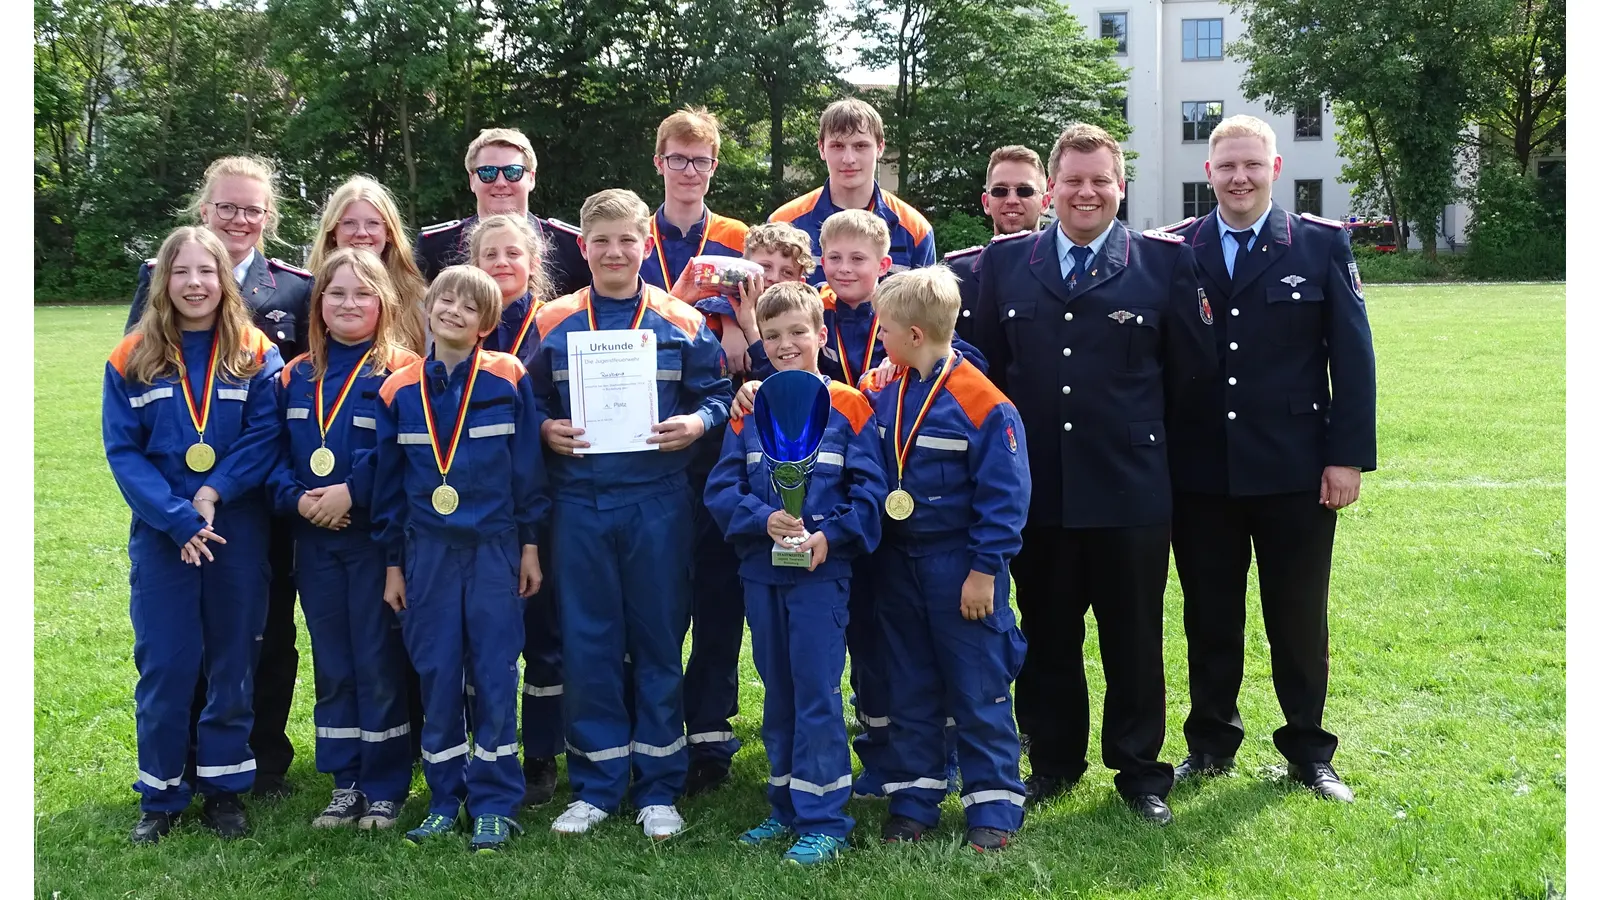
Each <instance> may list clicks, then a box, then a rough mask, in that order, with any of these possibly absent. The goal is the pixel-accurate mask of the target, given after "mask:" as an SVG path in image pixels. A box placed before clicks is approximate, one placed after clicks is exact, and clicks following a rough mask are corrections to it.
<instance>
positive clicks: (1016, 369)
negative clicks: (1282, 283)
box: [973, 222, 1217, 528]
mask: <svg viewBox="0 0 1600 900" xmlns="http://www.w3.org/2000/svg"><path fill="white" fill-rule="evenodd" d="M982 266H983V279H982V282H981V284H980V285H979V289H978V308H977V311H976V312H975V313H974V314H973V318H974V319H976V320H977V340H976V343H977V345H978V346H979V347H980V348H981V349H982V350H983V352H984V353H985V354H986V355H987V356H988V357H989V361H990V369H989V378H990V380H991V381H993V382H994V384H995V387H998V388H999V389H1000V390H1001V391H1002V392H1004V393H1005V395H1006V396H1007V397H1010V398H1011V401H1012V402H1013V403H1015V404H1016V406H1017V411H1018V412H1019V413H1021V415H1022V421H1023V424H1024V425H1026V426H1027V428H1028V471H1029V472H1030V473H1031V475H1032V477H1033V485H1034V492H1033V499H1032V503H1031V505H1030V507H1029V510H1028V522H1029V524H1030V525H1042V526H1054V527H1063V528H1113V527H1131V526H1139V525H1156V524H1160V523H1163V522H1167V521H1170V520H1171V517H1172V484H1171V478H1170V477H1169V474H1168V470H1167V441H1166V434H1167V427H1166V421H1167V415H1168V412H1169V404H1170V402H1172V401H1181V400H1182V399H1183V398H1184V397H1185V396H1186V394H1185V392H1186V391H1187V390H1189V388H1190V386H1191V385H1192V384H1193V383H1194V382H1195V380H1196V379H1199V378H1204V377H1207V376H1209V375H1211V374H1212V373H1213V372H1215V371H1216V367H1217V355H1216V345H1215V343H1214V341H1213V338H1212V336H1211V326H1210V325H1209V324H1208V322H1209V320H1210V318H1211V317H1210V314H1209V312H1207V311H1206V310H1207V309H1208V308H1209V307H1207V305H1206V302H1205V300H1204V298H1203V297H1202V296H1201V292H1200V282H1199V276H1198V275H1197V273H1196V271H1195V265H1194V251H1192V250H1191V249H1190V248H1189V245H1188V244H1187V243H1185V242H1184V241H1182V240H1181V239H1177V238H1176V237H1175V236H1173V235H1168V234H1163V233H1160V232H1144V233H1136V232H1130V231H1128V229H1127V228H1126V227H1124V226H1123V224H1122V223H1121V222H1113V223H1112V226H1111V233H1110V234H1109V235H1107V237H1106V241H1105V244H1104V245H1102V246H1101V248H1100V253H1099V254H1098V255H1097V256H1096V257H1095V258H1093V259H1092V260H1090V263H1089V273H1088V274H1087V275H1086V276H1084V277H1083V278H1082V279H1081V280H1080V281H1079V282H1078V284H1077V285H1076V286H1075V287H1074V288H1073V289H1072V290H1070V291H1069V290H1068V288H1067V283H1066V281H1064V280H1063V279H1062V277H1061V268H1060V263H1059V261H1058V256H1057V248H1056V232H1055V230H1050V231H1041V232H1037V233H1034V234H1019V235H1017V236H1016V237H1008V238H1002V239H1000V240H997V241H994V242H993V243H991V244H990V245H989V246H988V248H987V249H985V250H984V251H983V260H982Z"/></svg>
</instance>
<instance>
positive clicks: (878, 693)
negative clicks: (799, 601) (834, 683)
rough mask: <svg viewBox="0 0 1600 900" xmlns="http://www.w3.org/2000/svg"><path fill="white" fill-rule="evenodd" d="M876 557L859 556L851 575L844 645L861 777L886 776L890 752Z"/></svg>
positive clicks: (887, 675)
mask: <svg viewBox="0 0 1600 900" xmlns="http://www.w3.org/2000/svg"><path fill="white" fill-rule="evenodd" d="M877 568H878V563H877V556H876V555H875V554H870V553H869V554H865V555H863V556H859V557H856V560H855V563H854V565H852V567H851V573H850V624H849V627H848V628H846V629H845V644H846V645H847V646H848V647H849V650H850V690H851V691H852V692H853V693H854V696H852V697H851V698H850V703H851V705H852V706H854V707H855V708H856V724H857V725H858V726H859V727H860V729H861V730H860V732H859V733H858V734H857V735H856V738H855V741H854V742H853V747H854V748H855V751H856V756H857V757H858V758H859V759H860V760H861V774H862V775H863V776H866V775H868V774H869V773H870V774H871V775H872V776H874V777H875V778H876V777H878V776H881V775H882V774H883V767H884V765H885V764H886V763H887V762H888V753H889V691H888V685H887V683H886V682H887V680H888V677H889V674H888V672H887V671H886V670H885V667H884V659H883V653H884V651H883V634H882V630H881V629H880V627H879V625H878V616H877V612H876V607H877V598H876V597H875V596H874V595H875V593H876V590H877V587H876V585H875V584H874V580H875V579H876V578H877Z"/></svg>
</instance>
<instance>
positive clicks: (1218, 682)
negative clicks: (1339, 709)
mask: <svg viewBox="0 0 1600 900" xmlns="http://www.w3.org/2000/svg"><path fill="white" fill-rule="evenodd" d="M1317 498H1318V494H1317V492H1316V491H1310V492H1302V493H1293V494H1272V495H1268V496H1262V497H1224V496H1217V495H1207V494H1186V493H1180V494H1177V495H1175V496H1174V497H1173V522H1172V552H1173V558H1174V560H1175V561H1176V563H1177V566H1178V580H1179V581H1180V582H1181V583H1182V585H1183V630H1184V634H1185V636H1186V637H1187V639H1188V644H1189V700H1190V711H1189V718H1188V719H1187V720H1186V721H1185V722H1184V725H1183V734H1184V737H1185V738H1186V739H1187V740H1188V742H1189V752H1191V753H1211V754H1215V755H1218V756H1232V755H1233V754H1234V752H1235V751H1237V750H1238V749H1239V745H1240V743H1241V742H1243V740H1244V724H1243V723H1242V722H1241V721H1240V718H1239V685H1240V682H1241V681H1242V680H1243V678H1244V622H1245V582H1246V578H1247V577H1248V575H1249V572H1250V556H1251V547H1252V546H1254V549H1255V558H1256V569H1257V572H1258V576H1259V581H1260V585H1261V621H1262V624H1263V625H1264V626H1265V627H1266V632H1267V643H1268V644H1269V646H1270V648H1271V652H1272V686H1273V689H1274V690H1275V691H1277V694H1278V705H1279V706H1281V707H1282V708H1283V718H1284V722H1285V724H1284V726H1283V727H1282V728H1279V729H1278V730H1277V731H1275V732H1273V735H1272V741H1273V743H1274V744H1276V745H1277V747H1278V752H1279V753H1282V754H1283V756H1284V758H1285V759H1287V760H1288V761H1290V762H1293V763H1310V762H1327V761H1330V760H1332V759H1333V752H1334V750H1335V749H1336V748H1337V747H1338V746H1339V739H1338V738H1337V737H1334V736H1333V735H1332V734H1331V733H1329V732H1328V731H1326V730H1324V729H1323V727H1322V711H1323V707H1324V706H1325V705H1326V703H1327V699H1328V574H1329V570H1330V569H1331V567H1332V564H1333V531H1334V525H1335V524H1336V523H1337V522H1338V519H1339V516H1338V514H1337V513H1335V512H1334V511H1333V510H1330V509H1328V508H1326V507H1324V506H1322V505H1321V504H1320V503H1318V502H1317Z"/></svg>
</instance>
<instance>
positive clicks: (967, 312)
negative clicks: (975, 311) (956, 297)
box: [961, 309, 972, 319]
mask: <svg viewBox="0 0 1600 900" xmlns="http://www.w3.org/2000/svg"><path fill="white" fill-rule="evenodd" d="M970 315H972V310H970V309H963V310H962V311H961V318H963V319H965V318H966V317H967V316H970Z"/></svg>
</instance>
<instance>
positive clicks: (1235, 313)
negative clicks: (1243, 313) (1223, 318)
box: [1228, 306, 1239, 316]
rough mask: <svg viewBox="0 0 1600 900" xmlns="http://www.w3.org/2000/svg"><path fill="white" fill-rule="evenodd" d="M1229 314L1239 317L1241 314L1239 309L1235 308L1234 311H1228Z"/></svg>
mask: <svg viewBox="0 0 1600 900" xmlns="http://www.w3.org/2000/svg"><path fill="white" fill-rule="evenodd" d="M1228 312H1230V313H1232V314H1234V315H1236V316H1237V315H1238V314H1239V307H1237V306H1235V307H1234V308H1233V309H1230V310H1228Z"/></svg>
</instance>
